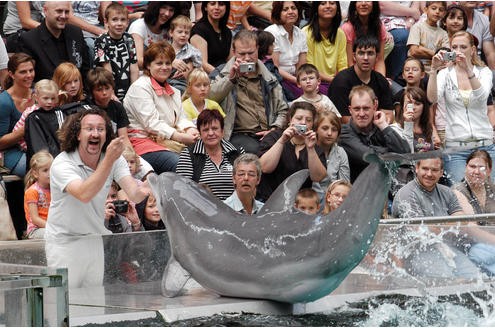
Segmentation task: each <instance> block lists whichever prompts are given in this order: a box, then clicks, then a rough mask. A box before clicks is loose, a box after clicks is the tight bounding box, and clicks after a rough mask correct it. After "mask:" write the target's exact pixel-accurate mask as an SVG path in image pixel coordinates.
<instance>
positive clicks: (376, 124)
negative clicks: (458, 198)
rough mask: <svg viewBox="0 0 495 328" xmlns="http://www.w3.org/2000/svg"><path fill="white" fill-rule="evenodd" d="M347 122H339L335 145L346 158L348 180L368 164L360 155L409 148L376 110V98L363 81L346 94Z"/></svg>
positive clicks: (402, 150) (395, 151)
mask: <svg viewBox="0 0 495 328" xmlns="http://www.w3.org/2000/svg"><path fill="white" fill-rule="evenodd" d="M349 103H350V105H349V112H350V114H351V120H350V122H349V124H345V125H343V126H342V133H341V135H340V142H339V145H340V146H342V148H344V150H345V151H346V153H347V157H348V158H349V167H350V171H351V182H352V183H353V182H354V181H355V180H356V178H357V177H358V176H359V174H360V173H361V172H362V171H363V170H364V169H365V168H366V167H367V166H368V162H366V161H365V160H364V159H363V155H364V154H366V153H369V152H376V153H380V154H382V153H387V152H394V153H399V154H404V153H409V152H410V151H411V149H410V148H409V144H408V142H407V140H406V139H405V138H403V137H402V135H401V134H400V133H398V132H397V130H395V129H394V128H392V127H391V126H390V125H389V124H388V123H387V119H386V118H385V114H384V113H383V112H381V111H379V110H378V100H377V99H376V95H375V93H374V92H373V89H371V88H370V87H368V86H366V85H358V86H355V87H354V88H352V90H351V93H350V94H349Z"/></svg>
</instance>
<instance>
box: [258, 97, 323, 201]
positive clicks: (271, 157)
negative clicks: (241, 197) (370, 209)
mask: <svg viewBox="0 0 495 328" xmlns="http://www.w3.org/2000/svg"><path fill="white" fill-rule="evenodd" d="M288 115H289V127H287V128H286V129H285V130H282V129H276V130H274V131H272V132H270V133H268V134H267V135H265V137H264V138H263V139H262V140H261V145H260V153H259V156H260V161H261V170H262V172H263V175H262V176H261V182H260V185H259V188H258V195H257V199H259V200H261V201H266V200H267V199H268V198H269V197H270V195H271V194H272V192H273V191H275V189H276V188H277V187H278V186H279V185H280V184H281V183H282V182H283V181H284V180H285V179H286V178H287V177H289V176H290V175H291V174H293V173H295V172H297V171H300V170H302V169H309V179H308V181H306V182H305V183H304V184H303V186H302V188H311V182H320V181H321V180H323V179H324V178H325V177H326V175H327V168H326V166H325V164H326V158H325V153H324V151H323V150H322V149H321V148H320V147H319V146H318V145H317V144H316V132H315V131H313V125H314V122H315V119H316V108H315V106H313V105H312V104H310V103H307V102H294V103H292V105H291V106H290V108H289V113H288Z"/></svg>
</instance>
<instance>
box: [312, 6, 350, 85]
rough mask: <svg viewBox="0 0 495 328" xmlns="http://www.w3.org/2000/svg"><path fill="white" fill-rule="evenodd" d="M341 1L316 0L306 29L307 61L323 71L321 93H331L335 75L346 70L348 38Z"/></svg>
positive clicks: (321, 72) (321, 74) (321, 73)
mask: <svg viewBox="0 0 495 328" xmlns="http://www.w3.org/2000/svg"><path fill="white" fill-rule="evenodd" d="M341 22H342V13H341V11H340V2H339V1H313V2H312V5H311V17H310V18H309V23H308V25H306V26H305V27H304V28H303V31H304V32H305V33H306V39H307V43H308V54H307V62H308V63H309V64H313V65H315V66H316V68H318V71H319V72H320V78H321V84H320V92H321V93H322V94H324V95H326V94H328V86H329V84H330V82H332V80H333V78H334V77H335V75H336V74H337V73H338V72H339V71H341V70H343V69H345V68H347V54H346V39H345V34H344V32H343V31H342V30H341V29H340V28H339V26H340V23H341Z"/></svg>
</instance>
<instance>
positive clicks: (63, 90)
mask: <svg viewBox="0 0 495 328" xmlns="http://www.w3.org/2000/svg"><path fill="white" fill-rule="evenodd" d="M52 80H53V81H55V83H57V85H58V88H59V89H60V92H59V105H60V106H61V107H64V108H66V109H64V113H66V114H67V115H69V114H74V113H75V112H76V111H77V109H79V108H80V105H81V102H83V101H84V99H85V98H86V95H85V94H84V86H83V79H82V76H81V72H80V71H79V69H78V68H77V66H76V65H74V64H73V63H70V62H63V63H61V64H60V65H58V66H57V68H56V69H55V71H54V72H53V77H52ZM70 108H74V112H69V109H70Z"/></svg>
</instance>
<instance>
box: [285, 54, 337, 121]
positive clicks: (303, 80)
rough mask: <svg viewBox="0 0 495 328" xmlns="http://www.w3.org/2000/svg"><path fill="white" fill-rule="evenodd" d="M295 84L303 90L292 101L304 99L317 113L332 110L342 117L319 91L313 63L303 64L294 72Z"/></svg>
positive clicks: (317, 76)
mask: <svg viewBox="0 0 495 328" xmlns="http://www.w3.org/2000/svg"><path fill="white" fill-rule="evenodd" d="M296 78H297V85H298V86H299V87H300V88H301V89H302V90H303V95H302V96H301V97H299V98H297V99H296V100H295V101H294V102H297V101H305V102H309V103H311V104H313V105H314V106H315V107H316V111H317V112H318V114H320V113H322V112H325V111H327V112H334V113H335V115H337V116H338V117H339V118H340V117H342V116H341V115H340V113H339V111H338V110H337V107H335V105H334V104H333V102H332V101H331V100H330V98H328V97H327V96H325V95H322V94H321V93H320V83H321V79H320V73H319V72H318V69H317V68H316V66H314V65H313V64H303V65H301V66H300V67H299V68H298V69H297V72H296Z"/></svg>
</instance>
